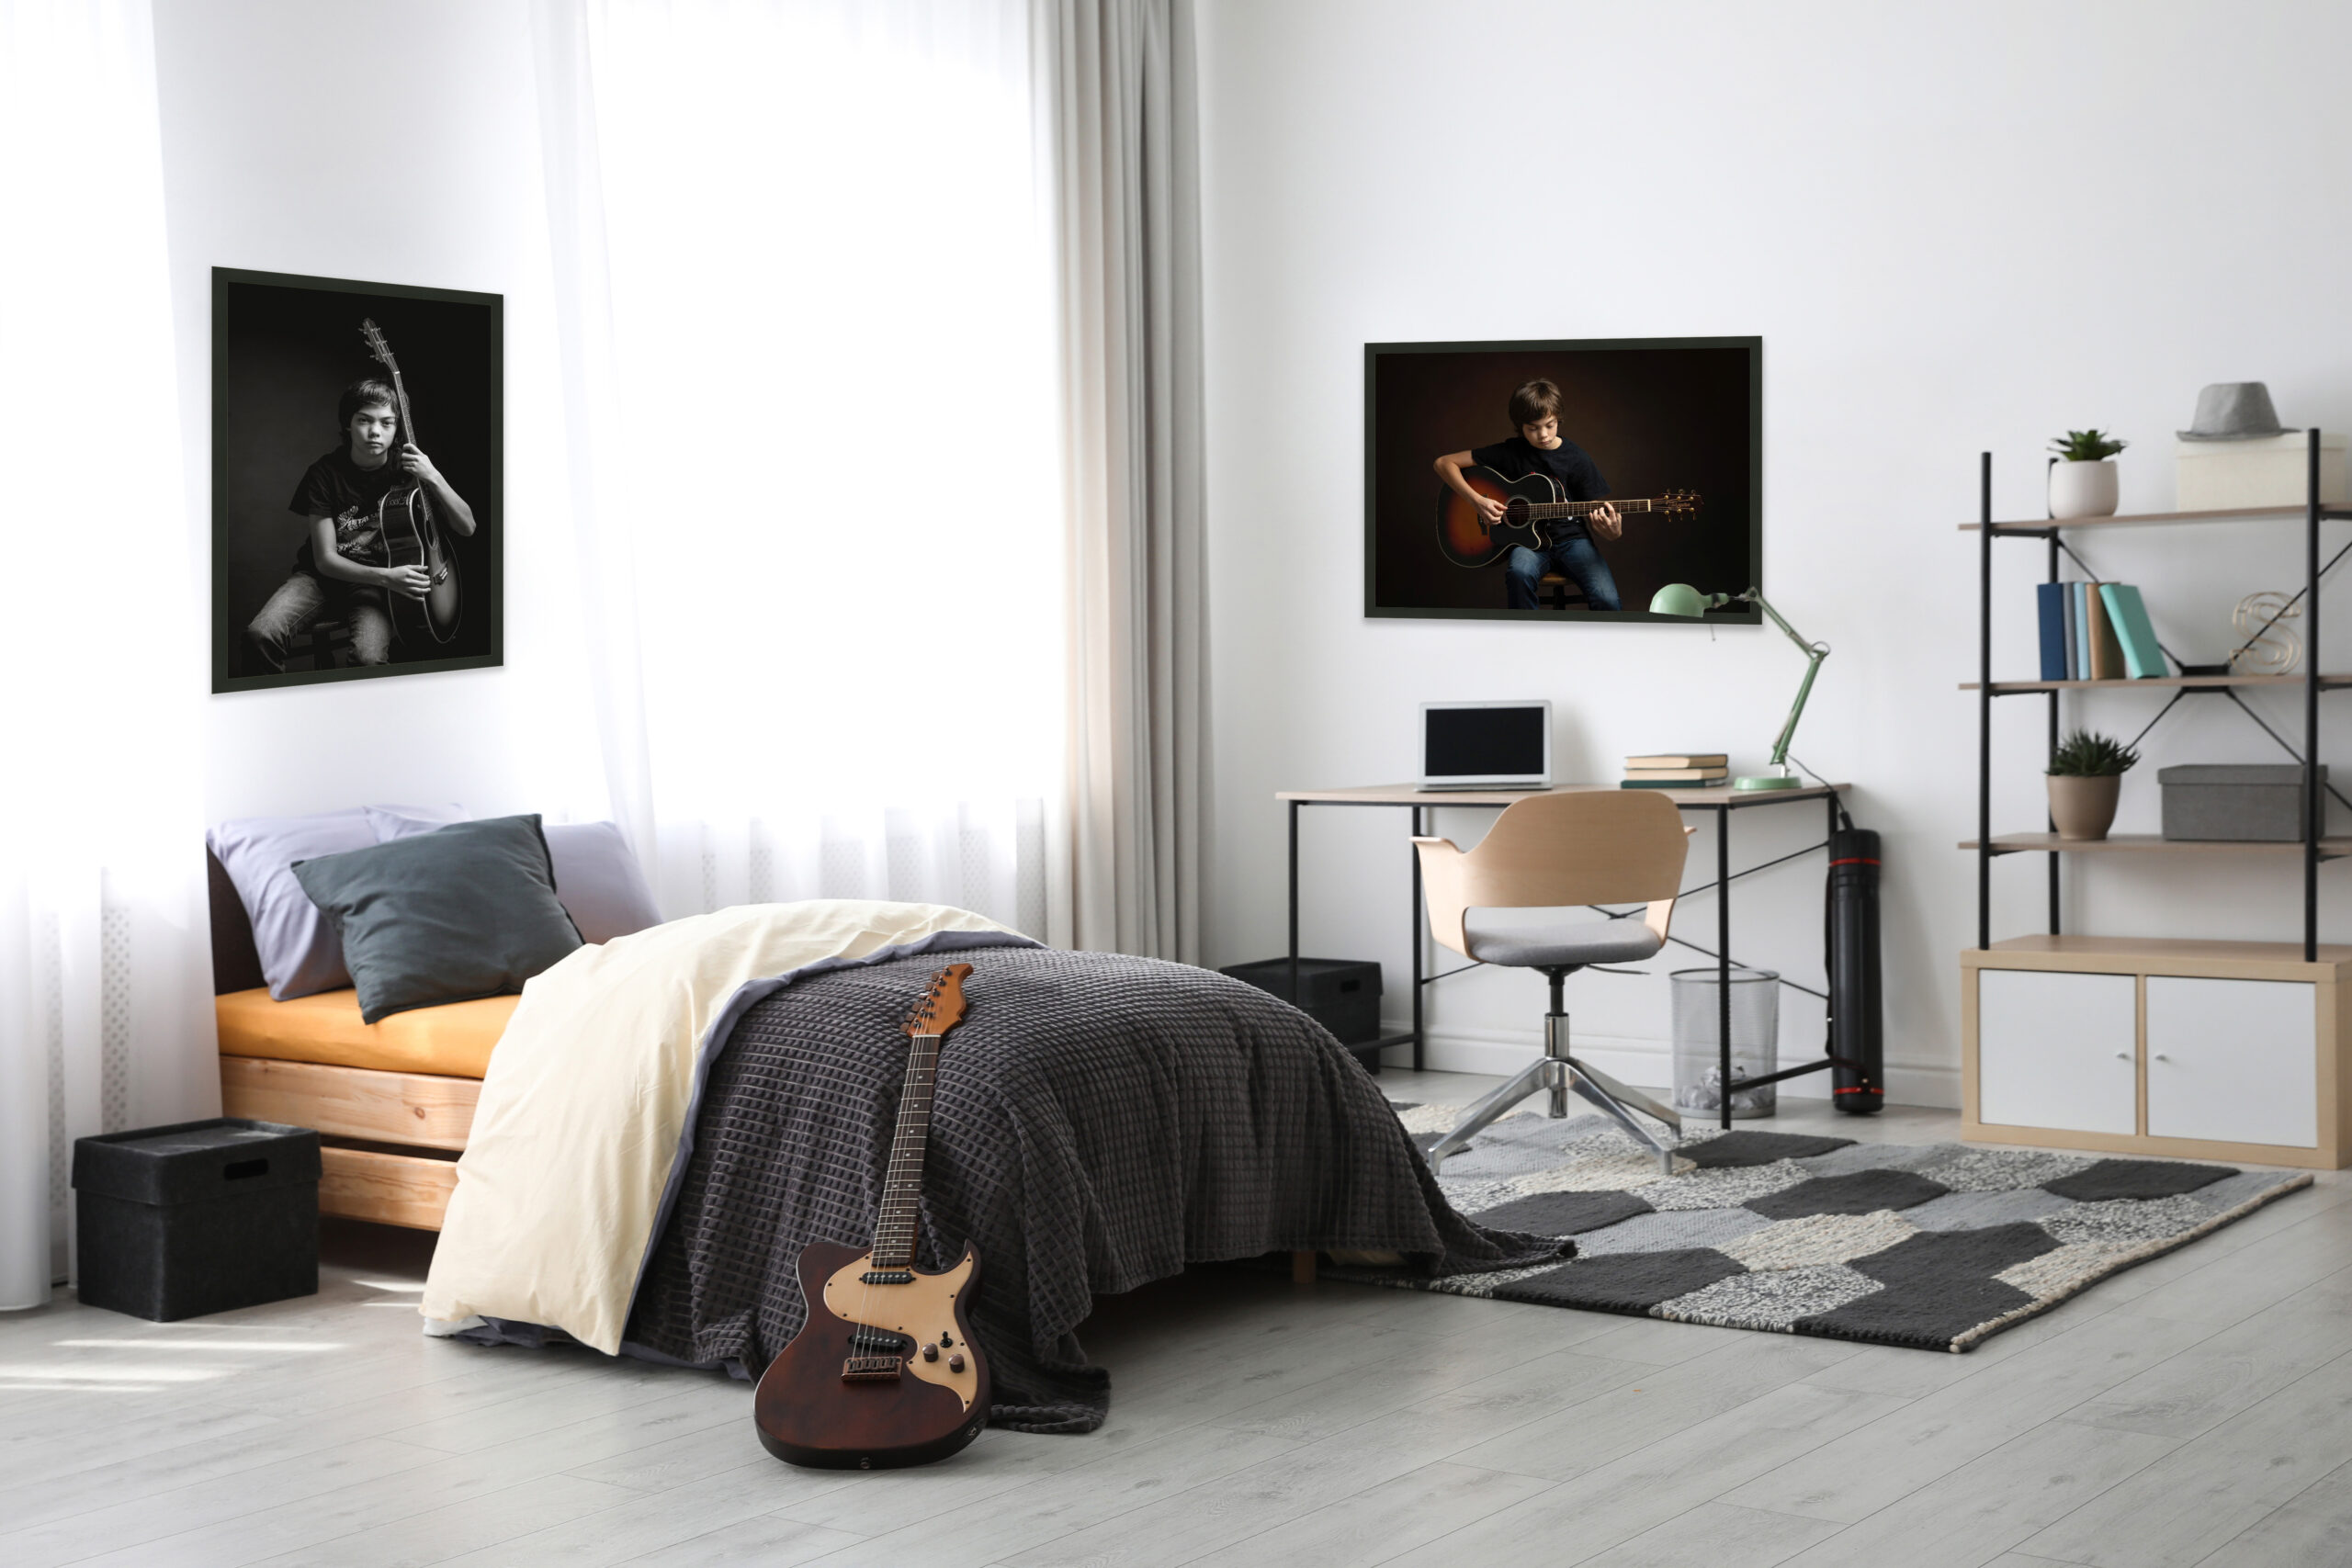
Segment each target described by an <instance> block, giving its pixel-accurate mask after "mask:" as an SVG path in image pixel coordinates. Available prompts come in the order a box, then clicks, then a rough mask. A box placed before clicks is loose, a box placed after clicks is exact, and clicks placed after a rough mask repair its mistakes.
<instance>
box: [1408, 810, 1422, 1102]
mask: <svg viewBox="0 0 2352 1568" xmlns="http://www.w3.org/2000/svg"><path fill="white" fill-rule="evenodd" d="M1410 809H1411V811H1412V813H1413V837H1415V838H1416V839H1418V838H1419V837H1420V836H1421V808H1420V807H1418V806H1416V807H1411V808H1410ZM1407 847H1408V849H1410V850H1412V852H1413V1071H1415V1072H1417V1073H1418V1072H1419V1071H1420V1070H1421V1044H1422V1030H1421V852H1420V847H1419V845H1417V844H1416V845H1408V846H1407Z"/></svg>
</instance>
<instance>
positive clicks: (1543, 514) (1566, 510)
mask: <svg viewBox="0 0 2352 1568" xmlns="http://www.w3.org/2000/svg"><path fill="white" fill-rule="evenodd" d="M1604 506H1613V507H1615V508H1616V509H1617V510H1618V511H1620V512H1651V511H1655V510H1656V509H1657V502H1651V501H1532V502H1528V505H1527V516H1528V520H1529V521H1530V522H1535V523H1541V522H1544V520H1546V519H1548V518H1554V517H1589V516H1590V515H1592V513H1596V512H1598V511H1600V509H1601V508H1602V507H1604Z"/></svg>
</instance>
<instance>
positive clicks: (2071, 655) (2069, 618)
mask: <svg viewBox="0 0 2352 1568" xmlns="http://www.w3.org/2000/svg"><path fill="white" fill-rule="evenodd" d="M2058 589H2059V592H2058V607H2059V609H2060V611H2061V612H2062V613H2063V614H2064V618H2065V622H2066V647H2065V650H2064V651H2065V655H2066V673H2065V674H2064V675H2062V676H2060V677H2059V679H2060V680H2062V681H2079V680H2081V679H2082V666H2081V665H2080V663H2079V662H2078V661H2077V660H2075V585H2074V584H2073V583H2071V582H2062V583H2060V584H2059V585H2058Z"/></svg>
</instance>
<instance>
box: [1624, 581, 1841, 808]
mask: <svg viewBox="0 0 2352 1568" xmlns="http://www.w3.org/2000/svg"><path fill="white" fill-rule="evenodd" d="M1725 604H1753V605H1755V606H1756V607H1757V608H1758V609H1759V610H1761V611H1763V612H1764V613H1765V614H1766V615H1770V616H1771V617H1772V624H1773V625H1774V626H1778V627H1780V628H1781V630H1782V631H1784V632H1786V633H1788V634H1789V640H1790V641H1791V642H1792V643H1795V644H1796V645H1797V646H1798V647H1799V648H1801V649H1804V658H1805V665H1804V681H1803V682H1800V683H1799V684H1798V686H1797V700H1796V701H1795V702H1793V703H1792V704H1790V705H1789V722H1788V723H1786V724H1784V725H1782V726H1781V738H1780V739H1778V740H1775V741H1773V742H1772V769H1773V771H1772V772H1771V773H1760V774H1756V775H1752V776H1750V777H1747V778H1738V779H1734V780H1732V781H1731V787H1732V788H1734V789H1798V788H1802V787H1803V786H1804V780H1803V779H1801V778H1799V777H1797V775H1796V773H1795V772H1794V771H1793V770H1792V769H1791V768H1790V766H1789V738H1790V737H1791V736H1792V735H1794V734H1795V733H1796V732H1797V720H1798V719H1799V718H1801V717H1803V716H1804V700H1805V698H1807V697H1809V696H1811V695H1813V678H1814V676H1815V674H1817V673H1818V672H1819V671H1820V669H1821V661H1822V660H1825V659H1826V658H1828V657H1829V645H1828V644H1827V643H1826V642H1807V641H1805V640H1804V638H1803V637H1799V636H1797V629H1796V627H1794V626H1791V625H1789V623H1788V622H1786V621H1784V620H1782V619H1781V612H1780V611H1778V610H1775V609H1774V608H1772V606H1771V605H1770V604H1767V603H1766V602H1765V599H1764V595H1763V594H1761V593H1758V592H1757V591H1756V590H1755V589H1753V588H1751V589H1749V590H1748V591H1747V592H1745V593H1702V592H1699V591H1698V590H1697V589H1695V588H1693V587H1691V585H1690V584H1689V583H1687V582H1669V583H1668V584H1667V585H1666V586H1665V587H1663V588H1661V589H1659V590H1658V591H1657V593H1656V594H1654V595H1652V596H1651V599H1650V614H1651V615H1687V616H1689V617H1691V619H1692V620H1696V619H1698V617H1700V616H1701V615H1705V614H1706V613H1707V612H1708V611H1710V610H1719V609H1721V608H1723V607H1724V605H1725Z"/></svg>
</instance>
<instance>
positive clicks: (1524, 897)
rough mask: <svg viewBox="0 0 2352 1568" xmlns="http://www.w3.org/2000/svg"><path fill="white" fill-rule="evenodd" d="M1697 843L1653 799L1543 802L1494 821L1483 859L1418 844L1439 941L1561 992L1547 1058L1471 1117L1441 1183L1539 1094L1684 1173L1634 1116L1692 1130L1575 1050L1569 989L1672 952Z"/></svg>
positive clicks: (1635, 793) (1523, 804) (1434, 1157)
mask: <svg viewBox="0 0 2352 1568" xmlns="http://www.w3.org/2000/svg"><path fill="white" fill-rule="evenodd" d="M1690 831H1691V830H1690V829H1687V828H1685V827H1683V826H1682V819H1681V816H1680V814H1679V812H1677V811H1676V810H1675V809H1674V806H1673V804H1672V803H1671V802H1670V801H1668V800H1667V799H1666V798H1665V797H1664V796H1663V795H1656V794H1653V793H1651V792H1650V791H1648V790H1608V791H1589V792H1582V793H1577V794H1564V795H1530V796H1528V797H1527V798H1526V799H1525V800H1521V801H1517V802H1514V803H1513V804H1512V805H1511V806H1510V808H1509V809H1507V810H1505V811H1504V812H1503V814H1502V815H1501V816H1500V817H1498V818H1496V819H1495V825H1494V827H1493V828H1492V829H1490V830H1489V831H1488V832H1487V836H1486V838H1485V839H1484V840H1481V841H1480V843H1479V845H1478V847H1477V848H1476V849H1474V850H1470V851H1467V852H1464V851H1463V850H1460V849H1457V848H1455V847H1454V845H1453V841H1452V840H1448V839H1415V840H1413V843H1414V846H1415V847H1416V849H1417V850H1418V851H1419V853H1420V857H1421V886H1423V888H1424V889H1426V896H1427V900H1428V905H1429V917H1430V934H1432V935H1433V936H1435V937H1436V938H1437V940H1438V941H1439V942H1442V943H1443V944H1444V945H1446V946H1447V947H1450V948H1452V949H1453V951H1454V952H1456V953H1460V954H1462V955H1463V956H1464V958H1473V959H1476V960H1477V961H1478V962H1479V963H1482V964H1503V965H1508V966H1510V967H1512V968H1519V969H1540V970H1542V971H1543V972H1544V975H1545V976H1547V977H1548V978H1549V979H1550V980H1551V982H1552V1010H1551V1011H1550V1013H1548V1014H1547V1015H1545V1017H1544V1055H1543V1056H1542V1057H1541V1058H1539V1059H1538V1060H1536V1061H1535V1062H1532V1063H1531V1064H1530V1065H1529V1066H1527V1067H1526V1068H1525V1069H1523V1070H1522V1071H1521V1073H1520V1074H1519V1076H1518V1077H1514V1078H1512V1079H1511V1080H1510V1082H1509V1083H1507V1084H1505V1085H1503V1087H1502V1088H1500V1089H1497V1090H1496V1091H1495V1092H1494V1093H1492V1094H1490V1095H1488V1096H1487V1098H1486V1099H1484V1100H1480V1101H1479V1102H1478V1103H1477V1104H1476V1105H1474V1106H1472V1107H1471V1108H1470V1111H1469V1113H1468V1114H1467V1115H1465V1116H1464V1117H1463V1118H1462V1121H1461V1123H1460V1124H1459V1125H1457V1126H1456V1127H1455V1128H1454V1129H1453V1131H1452V1132H1451V1133H1448V1134H1446V1135H1445V1136H1444V1137H1442V1138H1441V1139H1439V1140H1438V1141H1437V1143H1435V1144H1434V1145H1431V1146H1430V1151H1429V1161H1430V1168H1432V1169H1434V1168H1437V1167H1438V1166H1439V1164H1440V1163H1441V1162H1442V1161H1443V1160H1444V1158H1445V1157H1446V1156H1448V1155H1452V1154H1458V1153H1460V1152H1461V1151H1462V1150H1463V1149H1464V1148H1466V1147H1468V1146H1469V1144H1470V1140H1471V1138H1472V1137H1474V1136H1475V1135H1476V1134H1477V1132H1478V1130H1479V1129H1480V1128H1482V1127H1485V1126H1486V1125H1487V1123H1489V1122H1493V1121H1494V1120H1495V1119H1496V1118H1497V1117H1498V1116H1500V1115H1501V1114H1502V1113H1503V1112H1504V1111H1509V1110H1510V1108H1511V1107H1512V1106H1514V1105H1517V1104H1518V1103H1519V1102H1520V1101H1521V1100H1524V1099H1526V1098H1527V1097H1528V1096H1529V1095H1531V1094H1532V1093H1534V1092H1535V1091H1536V1090H1537V1089H1550V1090H1551V1091H1552V1103H1551V1108H1550V1113H1551V1114H1552V1115H1554V1116H1566V1114H1567V1113H1568V1093H1569V1091H1570V1090H1572V1089H1573V1090H1574V1091H1575V1092H1576V1093H1577V1094H1578V1095H1580V1096H1581V1097H1583V1098H1584V1099H1586V1100H1589V1101H1591V1102H1592V1103H1593V1104H1594V1105H1595V1106H1597V1107H1599V1108H1600V1111H1602V1112H1604V1113H1605V1114H1607V1115H1608V1116H1609V1117H1611V1119H1612V1120H1614V1121H1615V1122H1617V1124H1618V1125H1619V1126H1621V1127H1623V1128H1624V1129H1625V1131H1626V1132H1628V1133H1630V1134H1633V1135H1634V1139H1635V1140H1636V1141H1637V1142H1639V1143H1641V1144H1643V1145H1645V1146H1647V1147H1649V1148H1651V1149H1654V1150H1656V1151H1657V1157H1658V1168H1660V1169H1661V1170H1664V1171H1667V1172H1668V1173H1671V1172H1672V1171H1673V1169H1674V1153H1673V1149H1672V1146H1671V1145H1667V1144H1663V1143H1660V1142H1659V1141H1658V1140H1657V1137H1656V1136H1654V1135H1653V1134H1651V1132H1650V1130H1649V1129H1648V1128H1646V1127H1645V1126H1643V1125H1642V1124H1641V1123H1640V1122H1636V1121H1634V1118H1633V1115H1632V1114H1631V1111H1629V1110H1628V1109H1627V1108H1628V1107H1631V1108H1632V1110H1634V1111H1643V1112H1645V1114H1647V1115H1650V1116H1655V1117H1656V1118H1657V1119H1658V1120H1659V1121H1661V1122H1665V1123H1666V1124H1667V1125H1668V1126H1669V1127H1672V1128H1673V1129H1674V1130H1675V1132H1676V1134H1677V1135H1678V1136H1679V1134H1680V1133H1681V1130H1682V1119H1681V1118H1680V1117H1679V1116H1677V1115H1676V1114H1675V1113H1674V1112H1673V1111H1669V1110H1668V1109H1667V1108H1666V1107H1665V1106H1663V1105H1660V1104H1658V1103H1657V1101H1655V1100H1650V1099H1648V1098H1647V1097H1645V1096H1644V1095H1640V1094H1636V1093H1635V1092H1634V1091H1633V1090H1632V1089H1627V1088H1626V1087H1625V1086H1624V1085H1623V1084H1621V1083H1618V1082H1617V1081H1616V1080H1615V1079H1613V1078H1611V1077H1609V1076H1608V1075H1607V1074H1605V1073H1600V1072H1596V1071H1595V1070H1593V1068H1591V1067H1590V1066H1587V1065H1586V1064H1584V1063H1582V1062H1580V1061H1578V1060H1577V1059H1576V1057H1575V1056H1574V1055H1571V1054H1570V1053H1569V1050H1568V1015H1567V1012H1566V1010H1565V1008H1564V1007H1563V1005H1562V1000H1561V987H1562V986H1563V984H1564V983H1565V982H1566V979H1567V977H1568V976H1570V975H1572V974H1574V973H1575V972H1576V971H1577V970H1578V969H1581V968H1583V967H1585V965H1587V964H1632V963H1638V962H1640V961H1641V960H1642V959H1645V958H1648V957H1650V956H1651V955H1653V954H1654V953H1657V950H1658V949H1659V948H1661V947H1663V946H1665V945H1666V931H1667V922H1668V921H1669V920H1671V919H1673V918H1674V897H1675V894H1676V891H1677V890H1678V889H1679V887H1680V886H1681V882H1682V862H1683V859H1684V857H1685V856H1686V855H1687V854H1688V853H1689V851H1690ZM1589 904H1647V905H1648V906H1649V908H1648V910H1647V911H1646V912H1645V914H1644V916H1643V918H1642V919H1641V920H1640V921H1639V922H1635V921H1634V920H1632V919H1623V920H1600V921H1596V920H1593V919H1589V918H1586V919H1577V918H1576V917H1578V916H1583V915H1586V913H1587V911H1586V910H1585V909H1584V908H1581V906H1584V905H1589Z"/></svg>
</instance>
